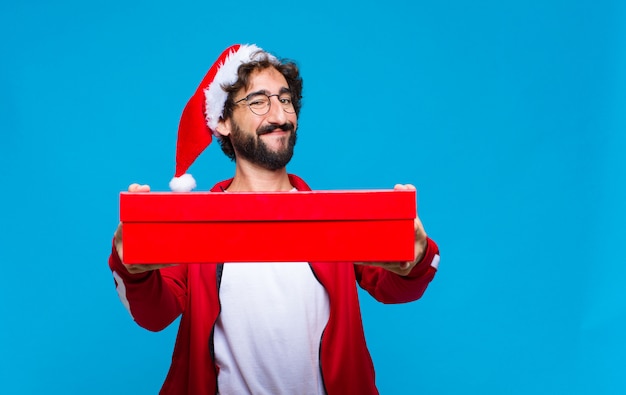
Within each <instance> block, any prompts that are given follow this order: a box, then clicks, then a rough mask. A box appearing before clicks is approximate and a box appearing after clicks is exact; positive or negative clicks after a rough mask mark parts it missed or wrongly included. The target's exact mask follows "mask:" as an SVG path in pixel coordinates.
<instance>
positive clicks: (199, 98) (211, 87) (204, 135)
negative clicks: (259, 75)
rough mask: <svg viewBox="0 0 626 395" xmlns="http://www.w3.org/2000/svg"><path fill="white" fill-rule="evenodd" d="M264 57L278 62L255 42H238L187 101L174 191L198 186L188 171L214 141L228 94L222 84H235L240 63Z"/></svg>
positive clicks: (189, 189)
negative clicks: (254, 43) (247, 43)
mask: <svg viewBox="0 0 626 395" xmlns="http://www.w3.org/2000/svg"><path fill="white" fill-rule="evenodd" d="M264 58H267V59H268V60H269V61H270V62H278V60H277V59H276V58H275V57H274V56H272V55H271V54H269V53H267V52H264V51H263V50H262V49H261V48H259V47H257V46H256V45H242V44H235V45H233V46H230V47H228V48H226V50H225V51H224V52H222V54H221V55H220V56H219V57H218V58H217V60H216V61H215V63H213V66H211V68H210V69H209V71H208V72H207V74H206V75H205V76H204V78H203V79H202V82H201V83H200V86H198V88H197V89H196V92H195V93H194V94H193V96H192V97H191V99H189V101H188V102H187V105H186V106H185V109H184V110H183V114H182V116H181V118H180V123H179V125H178V141H177V143H176V173H175V174H174V178H172V180H171V181H170V189H171V190H172V191H174V192H189V191H191V190H192V189H194V188H195V187H196V180H194V178H193V177H192V176H191V174H188V173H187V170H188V169H189V167H190V166H191V165H192V163H193V162H194V160H196V158H197V157H198V156H199V155H200V154H201V153H202V151H204V149H205V148H206V147H208V146H209V144H211V140H212V135H216V136H217V131H216V127H217V123H218V122H219V120H220V117H221V116H222V113H223V112H224V104H225V103H226V99H227V97H228V94H227V93H226V92H225V91H224V89H222V86H228V85H232V84H234V83H235V82H236V81H237V70H238V69H239V66H240V65H242V64H244V63H249V62H252V61H255V60H261V59H264Z"/></svg>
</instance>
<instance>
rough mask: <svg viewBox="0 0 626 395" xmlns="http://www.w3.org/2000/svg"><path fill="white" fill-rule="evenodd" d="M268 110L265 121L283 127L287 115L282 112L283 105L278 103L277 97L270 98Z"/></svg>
mask: <svg viewBox="0 0 626 395" xmlns="http://www.w3.org/2000/svg"><path fill="white" fill-rule="evenodd" d="M270 104H271V105H270V110H269V112H268V113H267V121H268V122H269V123H274V124H277V125H283V124H284V123H285V122H287V113H286V112H285V110H283V105H282V104H281V103H280V100H279V99H278V96H272V97H270Z"/></svg>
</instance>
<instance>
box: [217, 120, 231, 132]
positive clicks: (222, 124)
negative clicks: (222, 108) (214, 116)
mask: <svg viewBox="0 0 626 395" xmlns="http://www.w3.org/2000/svg"><path fill="white" fill-rule="evenodd" d="M215 131H216V132H217V133H218V134H219V135H221V136H228V135H230V122H226V121H225V120H223V119H222V118H220V120H219V121H217V126H216V127H215Z"/></svg>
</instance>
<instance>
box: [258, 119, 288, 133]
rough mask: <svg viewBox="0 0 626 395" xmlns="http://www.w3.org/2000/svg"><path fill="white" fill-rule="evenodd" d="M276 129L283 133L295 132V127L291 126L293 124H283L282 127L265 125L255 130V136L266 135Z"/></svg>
mask: <svg viewBox="0 0 626 395" xmlns="http://www.w3.org/2000/svg"><path fill="white" fill-rule="evenodd" d="M276 129H280V130H282V131H283V132H293V131H294V130H295V127H294V126H293V123H291V122H285V123H283V124H282V125H272V124H270V125H265V126H262V127H260V128H259V129H257V131H256V134H257V136H261V135H264V134H267V133H271V132H273V131H274V130H276Z"/></svg>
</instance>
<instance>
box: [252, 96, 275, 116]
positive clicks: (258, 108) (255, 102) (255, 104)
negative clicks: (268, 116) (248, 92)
mask: <svg viewBox="0 0 626 395" xmlns="http://www.w3.org/2000/svg"><path fill="white" fill-rule="evenodd" d="M246 101H247V102H248V106H250V109H251V110H252V112H254V113H255V114H258V115H262V114H265V113H266V112H267V110H269V107H270V99H269V97H267V96H266V95H263V94H258V95H253V96H250V97H249V98H248V100H246Z"/></svg>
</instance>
